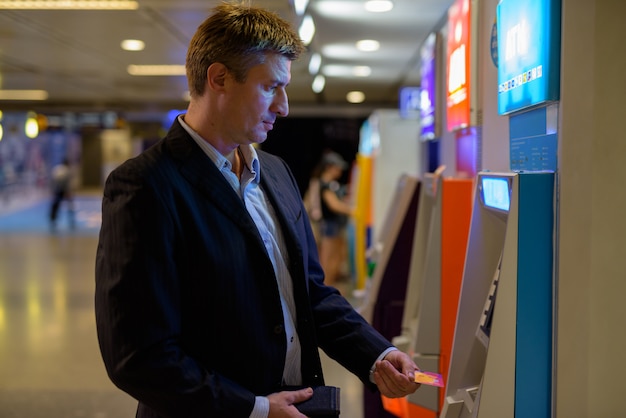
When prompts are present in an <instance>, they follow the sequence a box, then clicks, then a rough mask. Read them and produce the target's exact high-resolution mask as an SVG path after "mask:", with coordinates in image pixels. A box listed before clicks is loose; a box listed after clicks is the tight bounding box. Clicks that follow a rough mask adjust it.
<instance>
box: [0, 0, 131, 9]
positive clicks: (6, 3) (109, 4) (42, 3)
mask: <svg viewBox="0 0 626 418" xmlns="http://www.w3.org/2000/svg"><path fill="white" fill-rule="evenodd" d="M138 8H139V3H137V2H136V1H131V0H0V9H13V10H137V9H138Z"/></svg>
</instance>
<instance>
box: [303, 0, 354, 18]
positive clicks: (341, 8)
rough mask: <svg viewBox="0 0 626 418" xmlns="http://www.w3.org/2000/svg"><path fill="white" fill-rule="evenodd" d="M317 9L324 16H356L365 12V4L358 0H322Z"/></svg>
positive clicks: (318, 2) (316, 6) (316, 5)
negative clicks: (357, 0)
mask: <svg viewBox="0 0 626 418" xmlns="http://www.w3.org/2000/svg"><path fill="white" fill-rule="evenodd" d="M315 10H316V11H317V12H318V13H319V14H321V15H322V16H334V17H337V16H355V15H356V14H358V13H362V12H363V6H362V5H361V4H360V3H359V2H356V1H338V0H320V1H317V2H315Z"/></svg>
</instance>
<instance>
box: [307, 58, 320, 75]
mask: <svg viewBox="0 0 626 418" xmlns="http://www.w3.org/2000/svg"><path fill="white" fill-rule="evenodd" d="M320 65H322V56H321V55H320V54H319V53H317V52H315V53H314V54H313V55H311V59H310V61H309V74H311V75H315V74H317V73H318V72H319V70H320Z"/></svg>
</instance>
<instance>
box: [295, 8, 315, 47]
mask: <svg viewBox="0 0 626 418" xmlns="http://www.w3.org/2000/svg"><path fill="white" fill-rule="evenodd" d="M298 35H300V39H302V42H304V44H305V45H308V44H310V43H311V41H312V40H313V35H315V23H314V22H313V18H312V17H311V16H310V15H306V16H304V18H303V19H302V23H301V24H300V29H298Z"/></svg>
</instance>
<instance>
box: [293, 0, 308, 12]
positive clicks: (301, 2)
mask: <svg viewBox="0 0 626 418" xmlns="http://www.w3.org/2000/svg"><path fill="white" fill-rule="evenodd" d="M308 4H309V0H294V2H293V8H294V10H295V11H296V14H297V15H298V16H302V15H303V14H304V12H305V11H306V6H307V5H308Z"/></svg>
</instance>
